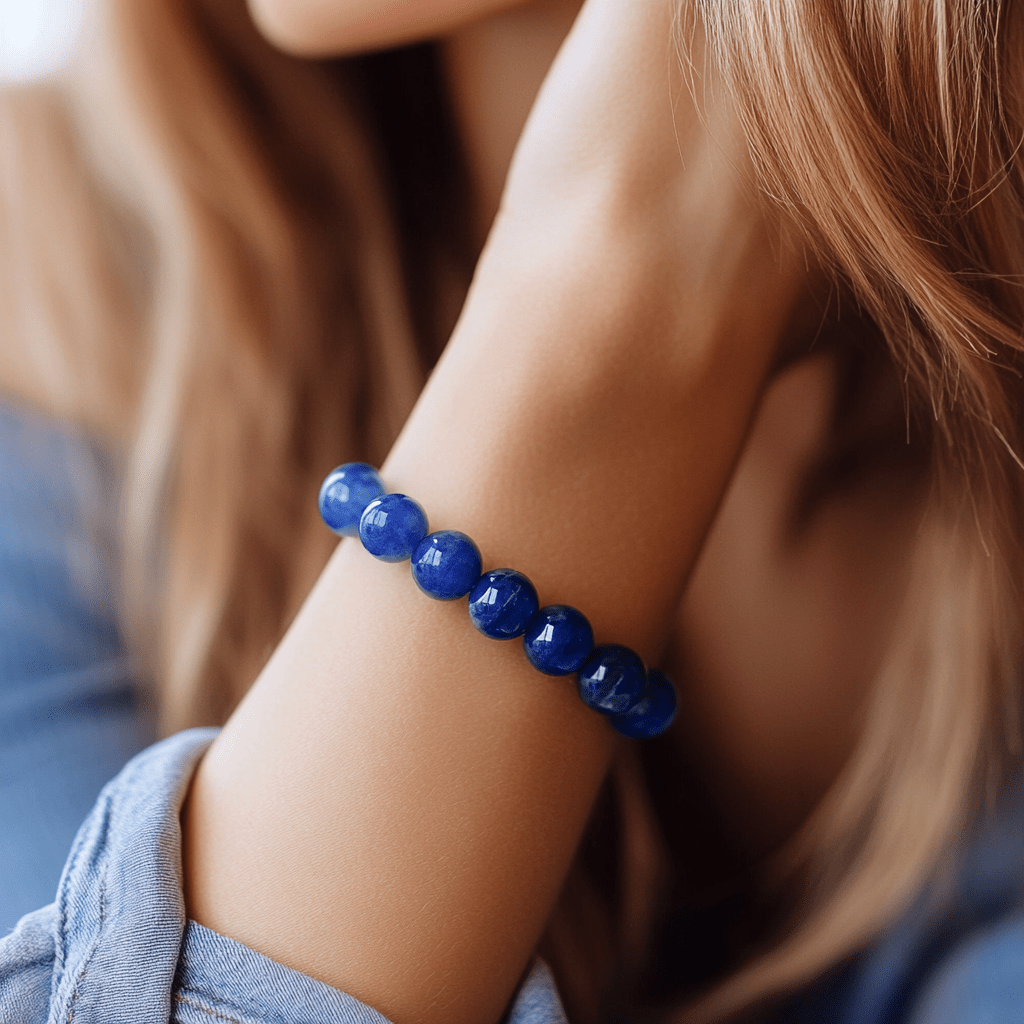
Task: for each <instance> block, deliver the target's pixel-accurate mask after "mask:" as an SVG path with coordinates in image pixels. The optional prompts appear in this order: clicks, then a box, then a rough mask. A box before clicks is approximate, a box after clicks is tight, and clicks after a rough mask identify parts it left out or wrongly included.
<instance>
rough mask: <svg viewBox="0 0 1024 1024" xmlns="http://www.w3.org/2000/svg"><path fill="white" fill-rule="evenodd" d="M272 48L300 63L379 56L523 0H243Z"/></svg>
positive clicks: (515, 5) (515, 4)
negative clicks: (309, 59)
mask: <svg viewBox="0 0 1024 1024" xmlns="http://www.w3.org/2000/svg"><path fill="white" fill-rule="evenodd" d="M248 3H249V11H250V13H251V14H252V18H253V21H255V23H256V26H257V27H258V28H259V30H260V31H261V32H262V33H263V35H264V36H266V38H267V39H269V40H270V42H272V43H273V44H274V45H275V46H277V47H279V48H280V49H282V50H286V51H287V52H289V53H293V54H296V55H299V56H306V57H332V56H343V55H346V54H353V53H365V52H369V51H372V50H383V49H388V48H390V47H394V46H403V45H406V44H409V43H415V42H421V41H423V40H425V39H436V38H440V37H442V36H445V35H448V34H449V33H451V32H454V31H456V30H457V29H459V28H461V27H462V26H464V25H468V24H471V23H472V22H474V21H477V20H478V19H480V18H484V17H486V16H487V15H490V14H494V13H497V12H499V11H503V10H507V9H509V8H512V7H517V6H522V4H523V0H248Z"/></svg>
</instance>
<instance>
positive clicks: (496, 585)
mask: <svg viewBox="0 0 1024 1024" xmlns="http://www.w3.org/2000/svg"><path fill="white" fill-rule="evenodd" d="M539 608H540V601H538V599H537V591H536V589H535V588H534V586H533V584H532V583H531V582H530V581H529V579H527V577H526V576H524V575H523V574H522V573H521V572H516V570H515V569H492V570H491V572H488V573H484V575H483V576H481V577H480V579H479V580H477V583H476V586H474V587H473V589H472V590H471V591H470V592H469V618H470V621H471V622H472V623H473V625H474V626H476V628H477V629H479V630H480V632H481V633H483V634H484V636H489V637H490V638H491V639H492V640H513V639H515V638H516V637H517V636H522V635H523V633H525V632H526V626H527V624H528V623H529V621H530V619H532V618H533V617H534V615H536V614H537V610H538V609H539Z"/></svg>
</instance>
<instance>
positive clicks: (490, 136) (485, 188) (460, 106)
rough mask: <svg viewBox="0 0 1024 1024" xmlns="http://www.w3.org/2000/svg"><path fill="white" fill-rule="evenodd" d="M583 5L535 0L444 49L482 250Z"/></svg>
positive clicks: (478, 25) (468, 30) (577, 0)
mask: <svg viewBox="0 0 1024 1024" xmlns="http://www.w3.org/2000/svg"><path fill="white" fill-rule="evenodd" d="M580 6H581V0H532V2H530V3H525V4H521V5H519V6H517V7H514V8H512V9H511V10H505V11H501V12H500V13H497V14H493V15H490V16H488V17H486V18H482V19H481V20H479V21H477V22H474V23H473V24H471V25H468V26H465V27H463V28H461V29H459V30H458V31H457V32H455V33H454V34H453V35H451V36H450V37H449V38H448V39H447V40H446V41H445V42H444V44H443V48H442V50H443V54H444V62H445V73H446V76H447V79H448V85H449V89H450V90H451V96H452V103H453V106H454V110H455V117H456V121H457V123H458V125H459V129H460V131H461V134H462V139H463V145H464V146H465V152H466V159H467V161H468V163H469V171H470V174H471V176H472V178H473V185H474V189H475V193H476V201H477V206H476V230H477V236H478V241H479V242H480V243H481V244H482V243H483V240H484V239H485V238H486V236H487V233H488V231H489V230H490V226H491V223H492V222H493V220H494V217H495V215H496V214H497V212H498V204H499V202H500V200H501V192H502V189H503V187H504V184H505V175H506V174H507V173H508V168H509V164H510V163H511V161H512V154H513V152H514V151H515V147H516V142H517V141H518V139H519V135H520V133H521V131H522V129H523V125H524V124H525V123H526V118H527V115H528V114H529V112H530V107H531V106H532V105H533V101H534V98H535V97H536V95H537V92H538V90H539V89H540V86H541V83H542V82H543V81H544V76H545V75H546V74H547V71H548V68H549V67H550V66H551V62H552V61H553V60H554V58H555V54H556V53H557V52H558V48H559V47H560V46H561V44H562V41H563V40H564V39H565V37H566V35H567V34H568V32H569V29H570V28H571V27H572V23H573V20H574V19H575V17H576V14H577V13H578V11H579V8H580Z"/></svg>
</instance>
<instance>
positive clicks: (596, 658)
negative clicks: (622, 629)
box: [320, 462, 676, 739]
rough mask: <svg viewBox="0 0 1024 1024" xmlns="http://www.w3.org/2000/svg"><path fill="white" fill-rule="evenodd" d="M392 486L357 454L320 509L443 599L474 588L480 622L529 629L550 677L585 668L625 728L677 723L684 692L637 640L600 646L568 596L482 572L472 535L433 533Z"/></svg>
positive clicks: (489, 630)
mask: <svg viewBox="0 0 1024 1024" xmlns="http://www.w3.org/2000/svg"><path fill="white" fill-rule="evenodd" d="M386 492H387V488H385V486H384V482H383V481H382V480H381V478H380V475H379V474H378V473H377V471H376V470H375V469H374V468H373V467H372V466H368V465H367V464H366V463H364V462H349V463H347V464H346V465H344V466H339V467H338V468H337V469H335V470H334V471H333V472H331V473H329V474H328V476H327V478H326V479H325V480H324V482H323V485H322V486H321V488H320V514H321V515H322V516H323V519H324V522H325V523H326V524H327V525H328V526H329V527H330V528H331V529H332V530H333V531H334V532H335V533H336V534H338V535H339V536H341V537H356V536H358V537H359V538H360V540H361V541H362V544H363V547H364V548H366V550H367V551H369V552H370V554H371V555H373V556H374V557H376V558H379V559H381V560H382V561H385V562H402V561H405V560H406V559H410V561H411V563H412V575H413V579H414V580H415V581H416V584H417V585H418V586H419V588H420V590H422V591H423V592H424V593H425V594H427V595H428V596H430V597H433V598H435V599H436V600H439V601H454V600H457V599H459V598H463V597H467V596H468V598H469V618H470V621H471V622H472V623H473V625H474V626H476V628H477V629H478V630H479V631H480V632H481V633H483V634H484V635H485V636H488V637H491V638H492V639H494V640H513V639H516V638H517V637H522V638H523V649H524V650H525V651H526V657H527V658H528V659H529V661H530V663H531V664H532V665H533V666H534V668H536V669H538V670H540V671H541V672H544V673H546V674H547V675H550V676H564V675H571V674H573V673H576V680H577V682H576V686H577V690H578V691H579V695H580V698H581V700H582V701H583V703H584V704H586V705H587V706H588V707H590V708H593V709H594V710H595V711H599V712H600V713H601V714H603V715H606V716H607V717H608V720H609V721H610V722H611V724H612V726H613V727H614V728H615V730H616V731H617V732H620V733H622V734H623V735H624V736H629V737H632V738H634V739H649V738H651V737H653V736H658V735H660V734H661V733H663V732H664V731H665V730H666V729H667V728H668V727H669V726H670V725H671V724H672V720H673V719H674V718H675V713H676V691H675V688H674V687H673V685H672V683H671V682H670V681H669V679H668V677H667V676H665V675H664V674H663V673H661V672H659V671H657V670H656V669H651V670H647V669H646V668H645V667H644V663H643V661H641V659H640V656H639V655H638V654H636V653H635V652H634V651H631V650H630V649H629V648H628V647H622V646H621V645H619V644H605V645H602V646H599V647H595V646H594V633H593V630H592V629H591V627H590V623H589V622H588V621H587V619H586V616H584V615H583V613H582V612H580V611H577V609H575V608H571V607H570V606H568V605H562V604H552V605H548V606H547V607H544V608H541V607H540V601H539V600H538V598H537V591H536V589H535V588H534V586H533V584H532V583H531V582H530V581H529V579H527V577H526V576H524V575H523V574H522V573H521V572H517V571H516V570H515V569H492V570H490V571H489V572H483V571H482V570H483V560H482V559H481V557H480V550H479V549H478V548H477V546H476V544H474V543H473V541H472V540H471V539H470V538H469V537H467V536H466V535H465V534H464V533H460V532H459V531H458V530H438V531H436V532H435V533H430V532H429V525H428V523H427V515H426V513H425V512H424V511H423V509H422V508H421V507H420V505H419V504H418V503H417V502H415V501H413V499H412V498H409V497H406V496H405V495H404V494H388V493H386Z"/></svg>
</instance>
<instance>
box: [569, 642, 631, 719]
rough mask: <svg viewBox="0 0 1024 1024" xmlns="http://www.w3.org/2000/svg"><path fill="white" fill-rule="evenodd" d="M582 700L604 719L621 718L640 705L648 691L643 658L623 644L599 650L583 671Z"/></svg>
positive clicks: (581, 683)
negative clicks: (608, 717) (605, 716)
mask: <svg viewBox="0 0 1024 1024" xmlns="http://www.w3.org/2000/svg"><path fill="white" fill-rule="evenodd" d="M576 688H577V690H578V691H579V695H580V700H582V701H583V703H584V704H586V705H587V707H588V708H593V709H594V710H595V711H600V712H601V714H602V715H619V714H622V713H623V712H625V711H628V710H629V709H630V708H631V707H633V706H634V705H636V704H638V703H639V702H640V700H641V699H642V698H643V695H644V691H645V690H646V689H647V670H646V669H645V668H644V663H643V662H642V661H641V660H640V655H639V654H637V653H636V652H635V651H631V650H630V649H629V648H628V647H623V646H622V645H621V644H605V645H604V646H603V647H597V648H595V649H594V651H593V653H592V654H591V655H590V657H589V658H587V661H586V664H585V665H584V666H583V668H582V669H580V674H579V678H578V679H577V682H576Z"/></svg>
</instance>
